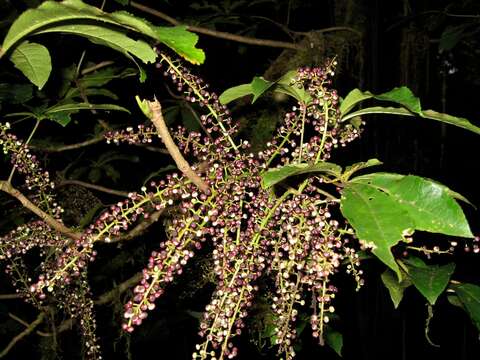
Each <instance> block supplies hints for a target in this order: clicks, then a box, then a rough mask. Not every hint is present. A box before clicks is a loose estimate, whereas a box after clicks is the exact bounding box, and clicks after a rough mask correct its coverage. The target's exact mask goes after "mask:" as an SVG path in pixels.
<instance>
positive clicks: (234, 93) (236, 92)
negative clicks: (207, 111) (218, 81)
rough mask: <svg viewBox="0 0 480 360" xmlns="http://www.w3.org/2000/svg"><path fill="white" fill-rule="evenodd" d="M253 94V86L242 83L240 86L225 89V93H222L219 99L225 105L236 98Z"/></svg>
mask: <svg viewBox="0 0 480 360" xmlns="http://www.w3.org/2000/svg"><path fill="white" fill-rule="evenodd" d="M251 94H252V87H251V85H250V84H242V85H238V86H234V87H231V88H229V89H227V90H225V91H224V92H223V93H221V94H220V96H219V97H218V100H220V103H222V104H223V105H226V104H228V103H229V102H232V101H234V100H237V99H239V98H241V97H244V96H247V95H251Z"/></svg>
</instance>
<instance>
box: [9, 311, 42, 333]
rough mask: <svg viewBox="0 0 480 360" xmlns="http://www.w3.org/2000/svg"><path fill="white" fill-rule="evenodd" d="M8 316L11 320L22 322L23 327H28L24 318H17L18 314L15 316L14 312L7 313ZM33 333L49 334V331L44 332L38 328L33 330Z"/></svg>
mask: <svg viewBox="0 0 480 360" xmlns="http://www.w3.org/2000/svg"><path fill="white" fill-rule="evenodd" d="M8 316H10V318H12V319H13V320H15V321H16V322H19V323H20V324H22V325H23V326H25V327H29V326H30V324H29V323H28V322H26V321H25V320H23V319H21V318H19V317H18V316H16V315H15V314H12V313H8ZM35 333H36V334H37V335H40V336H50V334H49V333H46V332H43V331H40V330H37V331H35Z"/></svg>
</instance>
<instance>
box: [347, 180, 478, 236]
mask: <svg viewBox="0 0 480 360" xmlns="http://www.w3.org/2000/svg"><path fill="white" fill-rule="evenodd" d="M351 181H353V182H356V183H362V184H366V185H368V186H372V187H374V188H376V189H377V190H378V191H382V192H384V193H386V194H388V195H390V196H391V197H392V198H393V199H395V201H396V205H395V206H397V207H401V208H402V209H404V210H406V211H407V212H408V214H409V215H410V218H411V219H414V223H415V229H417V230H423V231H428V232H433V233H441V234H446V235H451V236H461V237H473V234H472V232H471V230H470V227H469V225H468V222H467V220H466V218H465V215H464V213H463V210H462V208H461V207H460V206H459V205H458V203H457V202H456V201H455V199H454V198H453V196H452V192H451V191H450V190H449V189H448V188H447V187H446V186H444V185H441V184H439V183H437V182H434V181H431V180H429V179H426V178H422V177H419V176H414V175H408V176H401V175H400V176H398V175H397V174H393V175H392V174H388V173H387V174H385V173H373V174H368V175H364V176H359V177H356V178H354V179H352V180H351Z"/></svg>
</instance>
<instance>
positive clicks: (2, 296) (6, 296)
mask: <svg viewBox="0 0 480 360" xmlns="http://www.w3.org/2000/svg"><path fill="white" fill-rule="evenodd" d="M21 298H22V295H20V294H0V300H12V299H21Z"/></svg>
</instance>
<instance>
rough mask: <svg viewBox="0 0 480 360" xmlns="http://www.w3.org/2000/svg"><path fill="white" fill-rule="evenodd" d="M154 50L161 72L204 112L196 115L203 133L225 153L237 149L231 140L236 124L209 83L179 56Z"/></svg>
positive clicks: (189, 100) (185, 97) (186, 98)
mask: <svg viewBox="0 0 480 360" xmlns="http://www.w3.org/2000/svg"><path fill="white" fill-rule="evenodd" d="M157 52H158V56H159V62H158V63H157V67H158V68H159V69H163V70H164V71H163V75H164V76H165V77H168V78H170V80H171V81H172V82H173V84H174V85H175V86H176V88H177V91H178V92H179V93H182V95H183V97H184V99H185V100H186V101H188V102H190V103H193V104H198V105H199V106H200V107H201V109H202V110H204V111H205V114H204V115H201V116H200V121H201V123H202V127H203V128H204V130H205V131H206V132H207V134H208V135H210V136H212V138H214V139H215V143H216V145H218V146H221V147H225V150H227V153H229V152H230V151H232V150H238V148H237V146H236V144H235V142H234V141H233V140H232V138H233V136H235V134H236V132H237V126H236V125H234V124H233V123H232V117H231V115H230V111H229V110H228V108H227V107H226V106H225V105H223V104H221V103H220V101H219V99H218V95H217V94H216V93H215V92H213V91H211V90H210V88H209V85H208V84H206V83H205V82H204V81H203V80H202V79H201V78H200V77H198V76H196V75H194V74H192V73H191V72H190V70H189V69H188V68H186V67H185V66H184V65H183V64H182V63H181V61H180V60H173V59H171V58H170V57H169V56H168V55H166V54H165V53H164V52H161V51H160V50H157Z"/></svg>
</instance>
